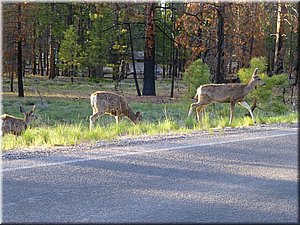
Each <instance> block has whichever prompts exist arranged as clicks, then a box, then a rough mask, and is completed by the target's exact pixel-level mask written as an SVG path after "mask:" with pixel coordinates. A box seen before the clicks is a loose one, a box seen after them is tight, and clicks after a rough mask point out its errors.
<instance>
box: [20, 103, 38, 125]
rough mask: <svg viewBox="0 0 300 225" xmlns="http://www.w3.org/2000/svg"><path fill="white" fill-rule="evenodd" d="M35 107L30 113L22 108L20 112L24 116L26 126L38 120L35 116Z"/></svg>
mask: <svg viewBox="0 0 300 225" xmlns="http://www.w3.org/2000/svg"><path fill="white" fill-rule="evenodd" d="M34 110H35V105H34V106H33V107H32V109H31V110H30V111H29V112H26V111H25V109H24V108H23V107H22V106H20V111H21V113H23V115H24V121H25V123H26V124H29V123H30V121H32V120H35V119H37V116H36V115H35V114H34Z"/></svg>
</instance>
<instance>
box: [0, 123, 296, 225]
mask: <svg viewBox="0 0 300 225" xmlns="http://www.w3.org/2000/svg"><path fill="white" fill-rule="evenodd" d="M145 140H146V139H145ZM297 140H298V130H297V128H296V127H280V128H272V129H271V128H270V129H269V128H265V129H260V128H253V129H250V130H247V129H245V130H242V131H238V132H236V131H234V130H231V129H228V130H225V131H223V132H214V133H209V132H207V133H205V132H202V133H201V132H199V133H197V132H195V133H191V134H187V135H181V136H178V137H170V138H168V137H166V138H153V139H149V140H148V141H144V142H143V141H140V142H139V141H134V140H131V141H130V139H127V141H123V142H120V143H119V144H118V143H117V144H107V145H103V144H102V145H101V144H99V145H95V146H94V147H89V148H86V149H83V148H82V147H81V148H74V149H73V150H72V149H71V150H64V149H61V150H56V151H53V153H51V152H50V153H49V151H48V152H47V154H42V152H43V151H40V152H38V154H33V153H31V154H29V153H26V154H23V155H22V154H15V155H14V154H8V155H10V156H9V157H5V154H4V156H3V160H2V180H3V184H2V188H3V196H2V198H3V206H2V220H3V222H4V223H8V222H9V223H93V222H94V223H109V222H111V223H136V222H137V223H167V222H169V223H217V222H219V223H231V222H235V223H288V222H290V223H296V222H299V220H298V189H297V187H298V183H297V182H298V164H297V161H298V155H297V154H298V148H297V147H298V146H297Z"/></svg>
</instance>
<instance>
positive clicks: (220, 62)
mask: <svg viewBox="0 0 300 225" xmlns="http://www.w3.org/2000/svg"><path fill="white" fill-rule="evenodd" d="M217 13H218V44H217V50H218V52H217V72H216V79H215V83H218V84H219V83H222V82H223V81H224V15H225V5H224V3H220V5H219V6H218V8H217Z"/></svg>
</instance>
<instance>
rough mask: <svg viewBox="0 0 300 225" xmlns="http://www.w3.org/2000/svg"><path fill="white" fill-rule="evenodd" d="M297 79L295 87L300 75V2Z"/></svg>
mask: <svg viewBox="0 0 300 225" xmlns="http://www.w3.org/2000/svg"><path fill="white" fill-rule="evenodd" d="M297 49H298V50H297V63H296V79H295V85H297V86H298V84H299V74H300V2H298V47H297ZM298 105H299V104H298Z"/></svg>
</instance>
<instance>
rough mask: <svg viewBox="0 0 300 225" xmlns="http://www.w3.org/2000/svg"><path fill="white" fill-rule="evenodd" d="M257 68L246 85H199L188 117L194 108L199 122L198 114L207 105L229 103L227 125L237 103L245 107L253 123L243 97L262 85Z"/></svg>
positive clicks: (251, 113)
mask: <svg viewBox="0 0 300 225" xmlns="http://www.w3.org/2000/svg"><path fill="white" fill-rule="evenodd" d="M257 70H258V68H256V69H255V70H254V72H253V75H252V78H251V80H250V81H249V82H248V83H247V84H237V83H233V84H205V85H201V86H200V87H199V88H198V89H197V93H196V95H195V97H197V96H198V102H196V103H192V104H191V107H190V110H189V116H190V115H191V113H192V110H193V109H194V108H196V112H197V120H198V122H200V121H201V116H200V112H201V111H202V110H203V109H205V108H206V107H207V106H208V105H210V104H211V103H214V102H219V103H230V120H229V124H231V122H232V118H233V112H234V106H235V104H236V103H239V104H240V105H241V106H243V107H245V108H246V109H247V110H248V111H249V112H250V115H251V117H252V119H253V122H255V119H254V115H253V112H252V111H251V108H250V106H249V105H248V104H247V103H246V102H245V100H244V99H245V97H246V96H247V95H248V94H249V93H250V91H251V90H252V89H253V88H254V87H255V86H256V85H263V84H264V82H263V81H262V80H261V79H260V77H259V76H258V75H257V74H256V73H257Z"/></svg>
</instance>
